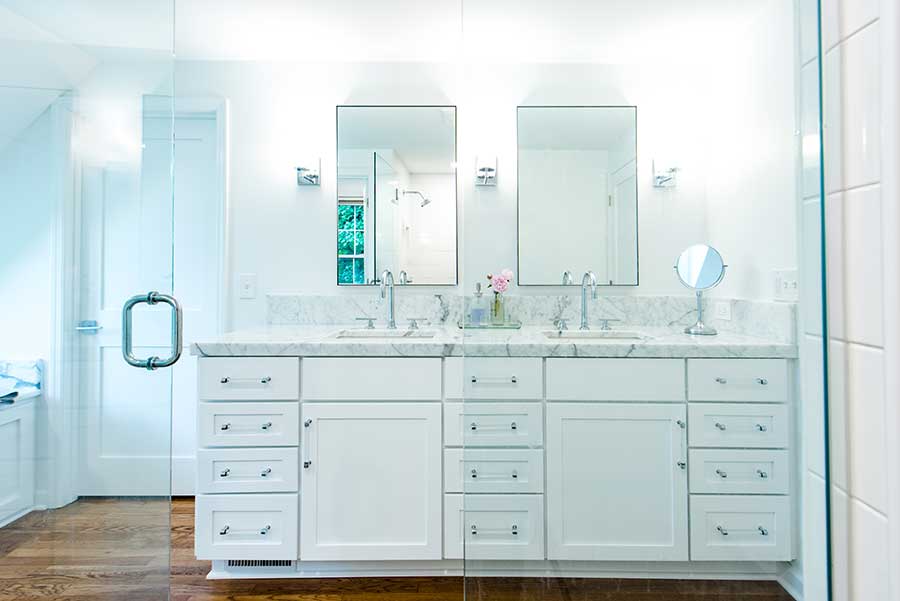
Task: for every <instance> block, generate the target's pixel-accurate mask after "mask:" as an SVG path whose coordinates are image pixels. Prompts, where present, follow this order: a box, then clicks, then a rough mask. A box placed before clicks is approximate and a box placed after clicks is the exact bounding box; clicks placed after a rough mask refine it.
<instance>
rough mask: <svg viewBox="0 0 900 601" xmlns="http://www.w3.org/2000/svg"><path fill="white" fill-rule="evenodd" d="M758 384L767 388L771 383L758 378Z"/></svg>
mask: <svg viewBox="0 0 900 601" xmlns="http://www.w3.org/2000/svg"><path fill="white" fill-rule="evenodd" d="M756 383H757V384H759V385H760V386H766V385H767V384H768V383H769V381H768V380H766V379H765V378H756Z"/></svg>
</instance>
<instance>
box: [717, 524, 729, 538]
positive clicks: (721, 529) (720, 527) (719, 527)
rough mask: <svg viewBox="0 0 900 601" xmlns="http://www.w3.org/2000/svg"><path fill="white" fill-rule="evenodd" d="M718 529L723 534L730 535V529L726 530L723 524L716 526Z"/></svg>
mask: <svg viewBox="0 0 900 601" xmlns="http://www.w3.org/2000/svg"><path fill="white" fill-rule="evenodd" d="M716 531H717V532H718V533H719V534H721V535H722V536H728V530H725V528H722V526H716Z"/></svg>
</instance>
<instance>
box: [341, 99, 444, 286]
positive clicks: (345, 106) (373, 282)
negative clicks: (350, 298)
mask: <svg viewBox="0 0 900 601" xmlns="http://www.w3.org/2000/svg"><path fill="white" fill-rule="evenodd" d="M349 108H393V109H401V108H434V109H453V162H454V163H455V164H456V168H455V169H454V170H453V200H454V211H453V215H454V218H455V226H454V227H455V228H456V252H455V253H454V254H455V257H454V258H455V261H454V267H453V281H452V282H447V283H446V284H417V283H416V282H412V283H410V284H404V286H421V287H423V288H427V287H446V286H458V285H459V239H460V238H459V109H458V107H457V105H455V104H338V105H335V107H334V146H335V152H334V174H335V175H334V216H335V225H334V239H335V244H334V247H333V248H335V249H336V248H337V246H338V228H337V214H338V206H339V202H340V198H339V197H338V181H339V180H340V165H338V153H339V151H340V145H339V144H340V142H339V140H340V137H339V135H340V127H341V121H340V113H341V109H349ZM377 219H378V209H377V207H376V206H375V202H372V223H373V224H377ZM375 227H377V225H375ZM377 253H378V247H377V245H376V242H375V236H374V232H373V236H372V261H373V265H374V266H375V271H376V272H377V271H378V263H377V261H378V254H377ZM398 273H399V272H398ZM380 275H381V274H380V273H376V277H375V278H372V279H371V280H369V281H368V282H366V283H364V284H341V283H340V281H339V278H340V274H339V273H338V270H337V261H335V268H334V281H335V285H336V286H338V287H339V288H344V287H347V288H359V287H365V286H378V285H380V284H379V282H378V277H379V276H380ZM393 275H394V278H395V280H396V279H397V275H398V274H396V273H395V274H393ZM396 285H397V286H399V285H400V283H399V281H397V283H396Z"/></svg>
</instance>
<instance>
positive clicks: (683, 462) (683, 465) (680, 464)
mask: <svg viewBox="0 0 900 601" xmlns="http://www.w3.org/2000/svg"><path fill="white" fill-rule="evenodd" d="M675 465H677V466H678V467H680V468H681V469H683V470H686V469H687V462H686V461H679V462H678V463H676V464H675Z"/></svg>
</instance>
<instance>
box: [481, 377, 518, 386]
mask: <svg viewBox="0 0 900 601" xmlns="http://www.w3.org/2000/svg"><path fill="white" fill-rule="evenodd" d="M478 381H479V380H478V376H472V384H478ZM506 381H509V383H510V384H518V383H519V378H518V377H516V376H509V377H508V378H507V377H505V376H504V377H499V378H481V382H482V383H487V382H496V383H500V384H502V383H503V382H506Z"/></svg>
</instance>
